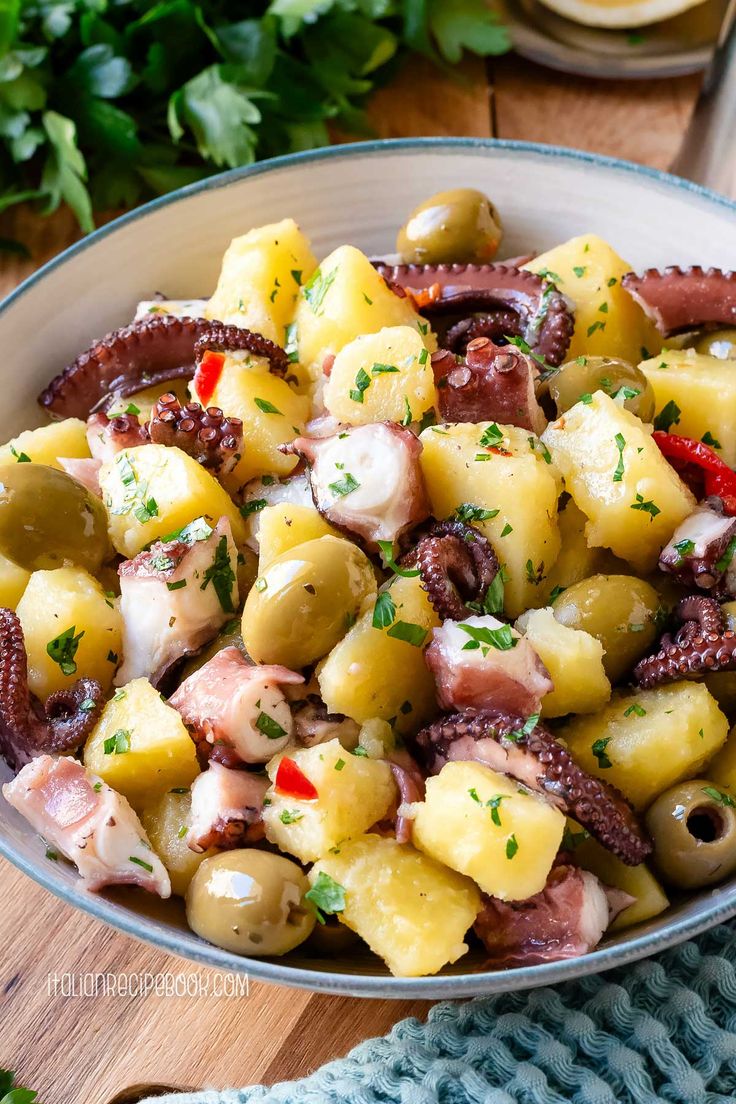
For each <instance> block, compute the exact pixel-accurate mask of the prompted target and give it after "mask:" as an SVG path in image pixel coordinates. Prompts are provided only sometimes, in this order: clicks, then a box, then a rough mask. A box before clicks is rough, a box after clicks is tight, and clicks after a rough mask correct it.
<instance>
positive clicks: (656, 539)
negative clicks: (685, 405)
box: [542, 391, 695, 572]
mask: <svg viewBox="0 0 736 1104" xmlns="http://www.w3.org/2000/svg"><path fill="white" fill-rule="evenodd" d="M542 440H543V441H544V443H545V444H546V445H547V448H548V449H549V450H550V452H551V453H552V458H553V459H554V461H555V463H556V464H557V466H558V467H559V469H560V471H561V472H562V474H563V476H564V477H565V486H566V489H567V490H568V491H569V492H570V494H571V495H572V497H573V499H574V501H575V504H576V506H578V508H579V509H580V510H582V512H583V513H584V514H585V515H586V516H587V518H588V524H587V526H586V530H585V535H586V539H587V541H588V544H590V545H592V546H593V547H597V546H602V547H604V548H610V549H611V550H612V551H613V552H614V553H615V554H616V555H617V556H620V557H621V558H622V559H624V560H628V562H629V563H631V564H633V566H634V567H635V568H636V569H637V570H638V571H640V572H646V571H651V570H652V569H653V568H654V566H655V565H656V563H657V559H658V558H659V553H660V551H661V549H662V547H663V546H664V545H665V544H666V543H667V541H668V540H669V538H670V537H671V536H672V533H673V532H674V530H675V529H676V528H677V526H678V525H679V524H680V522H681V521H682V520H683V519H684V518H686V517H687V516H688V514H690V513H691V512H692V510H693V508H694V506H695V499H694V497H693V495H692V494H691V492H690V491H689V490H688V488H687V487H686V486H685V484H684V483H683V482H682V480H681V479H680V477H679V475H678V474H677V473H676V472H675V470H674V468H672V467H670V465H669V464H668V463H667V461H666V460H665V458H664V457H663V456H662V453H661V452H660V451H659V449H658V448H657V446H656V444H655V443H654V441H653V440H652V437H651V429H650V427H649V426H645V425H644V424H643V423H642V422H640V421H639V419H638V418H637V417H636V416H635V415H634V414H630V413H629V411H628V410H624V408H623V407H622V406H620V405H619V404H618V403H616V402H614V401H613V399H611V398H609V396H608V395H606V394H604V393H603V391H596V393H595V394H594V395H593V396H592V397H591V398H590V401H589V402H587V403H586V402H579V403H576V404H575V406H573V407H572V409H571V410H568V411H567V412H566V413H565V414H563V416H562V417H561V418H559V419H558V420H557V421H556V422H551V423H550V424H549V425H548V426H547V429H546V430H545V431H544V433H543V434H542Z"/></svg>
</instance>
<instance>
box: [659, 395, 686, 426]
mask: <svg viewBox="0 0 736 1104" xmlns="http://www.w3.org/2000/svg"><path fill="white" fill-rule="evenodd" d="M681 413H682V411H681V410H680V408H679V406H678V405H677V403H676V402H675V401H674V399H670V401H669V402H668V403H667V405H666V406H664V407H663V408H662V410H660V412H659V414H658V415H657V417H656V418H655V419H654V428H655V429H661V430H664V432H665V433H666V432H667V430H668V429H669V428H670V426H673V425H677V423H678V422H679V421H680V414H681Z"/></svg>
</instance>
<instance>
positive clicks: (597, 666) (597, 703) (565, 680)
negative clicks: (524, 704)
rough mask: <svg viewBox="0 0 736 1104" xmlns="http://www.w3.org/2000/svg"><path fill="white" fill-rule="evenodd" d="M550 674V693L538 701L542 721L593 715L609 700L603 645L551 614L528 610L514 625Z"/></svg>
mask: <svg viewBox="0 0 736 1104" xmlns="http://www.w3.org/2000/svg"><path fill="white" fill-rule="evenodd" d="M515 627H516V629H518V631H519V632H521V633H523V634H524V636H525V637H526V639H527V640H528V641H529V643H530V644H531V646H532V648H533V649H534V651H535V652H536V653H537V655H538V656H539V658H540V659H541V661H542V663H543V664H544V665H545V667H546V668H547V670H548V671H549V673H550V676H551V678H552V682H553V683H554V690H552V691H551V692H550V693H549V694H545V696H544V698H542V716H543V717H564V716H565V714H566V713H595V712H596V711H597V710H598V709H600V708H601V707H602V706H604V705H605V704H606V702H607V701H608V699H609V698H610V696H611V684H610V682H609V681H608V679H607V678H606V673H605V671H604V669H603V645H602V644H601V642H600V641H599V640H596V638H595V637H594V636H591V635H590V633H587V632H584V631H583V630H582V629H571V628H569V627H568V626H567V625H561V624H560V622H559V621H556V620H555V615H554V611H553V610H552V608H551V607H549V606H547V607H546V608H545V609H537V610H529V611H528V612H527V613H524V614H522V616H521V617H520V618H519V620H518V621H517V622H516V626H515Z"/></svg>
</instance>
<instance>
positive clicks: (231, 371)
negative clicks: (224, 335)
mask: <svg viewBox="0 0 736 1104" xmlns="http://www.w3.org/2000/svg"><path fill="white" fill-rule="evenodd" d="M264 365H265V362H264V361H261V360H260V359H257V360H256V361H255V362H252V363H249V364H244V363H243V362H242V361H238V360H235V359H233V358H228V359H226V361H225V365H224V367H223V370H222V373H221V375H220V378H219V380H218V381H217V386H216V387H215V390H214V392H213V394H212V398H211V399H210V401H209V403H208V404H207V405H209V406H219V407H220V409H221V410H223V411H224V412H225V414H227V415H229V416H230V417H233V418H240V419H241V421H242V423H243V450H242V456H241V458H240V460H239V461H238V463H237V464H236V466H235V468H234V469H233V471H231V472H228V474H227V476H225V477H224V479H223V482H224V483H225V485H226V486H227V488H228V489H229V490H230V491H231V492H233V493H234V492H235V491H236V490H238V488H240V487H242V486H243V485H244V484H245V483H247V482H248V481H249V480H250V479H255V478H256V476H259V475H266V474H270V475H288V474H289V472H290V471H292V469H293V468H294V466H295V465H296V464H297V462H298V461H297V458H296V457H295V456H284V454H283V453H282V452H279V445H283V444H284V443H285V442H286V441H293V439H294V438H295V437H298V436H299V434H300V433H302V432H303V431H304V423H305V421H306V419H307V418H308V416H309V401H308V399H307V398H306V397H305V396H304V395H297V393H296V391H294V390H293V389H292V388H291V387H290V386H289V384H288V383H286V381H285V380H282V379H279V377H278V376H274V375H273V374H272V373H271V372H269V371H268V369H267V368H265V367H264ZM195 397H196V395H195Z"/></svg>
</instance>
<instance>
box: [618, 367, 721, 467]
mask: <svg viewBox="0 0 736 1104" xmlns="http://www.w3.org/2000/svg"><path fill="white" fill-rule="evenodd" d="M639 367H640V368H641V370H642V372H643V373H644V375H645V376H646V377H647V379H648V380H649V382H650V383H651V385H652V387H653V388H654V398H655V401H656V403H657V414H658V415H664V416H663V417H662V418H660V423H659V424H660V427H661V428H662V429H666V430H668V431H669V432H670V433H679V434H680V435H681V436H682V437H694V438H695V440H696V441H702V440H703V438H705V441H706V443H707V444H709V445H710V446H711V448H714V449H715V450H716V452H717V453H718V455H719V456H720V457H721V458H722V459H723V460H725V461H726V463H727V464H728V465H729V467H734V466H736V380H734V375H733V361H731V360H719V358H718V357H712V356H704V355H703V354H700V353H696V352H695V350H694V349H677V350H675V349H664V350H663V352H662V353H661V354H660V355H659V356H656V357H652V358H651V360H645V361H644V362H643V363H642V364H640V365H639Z"/></svg>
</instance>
